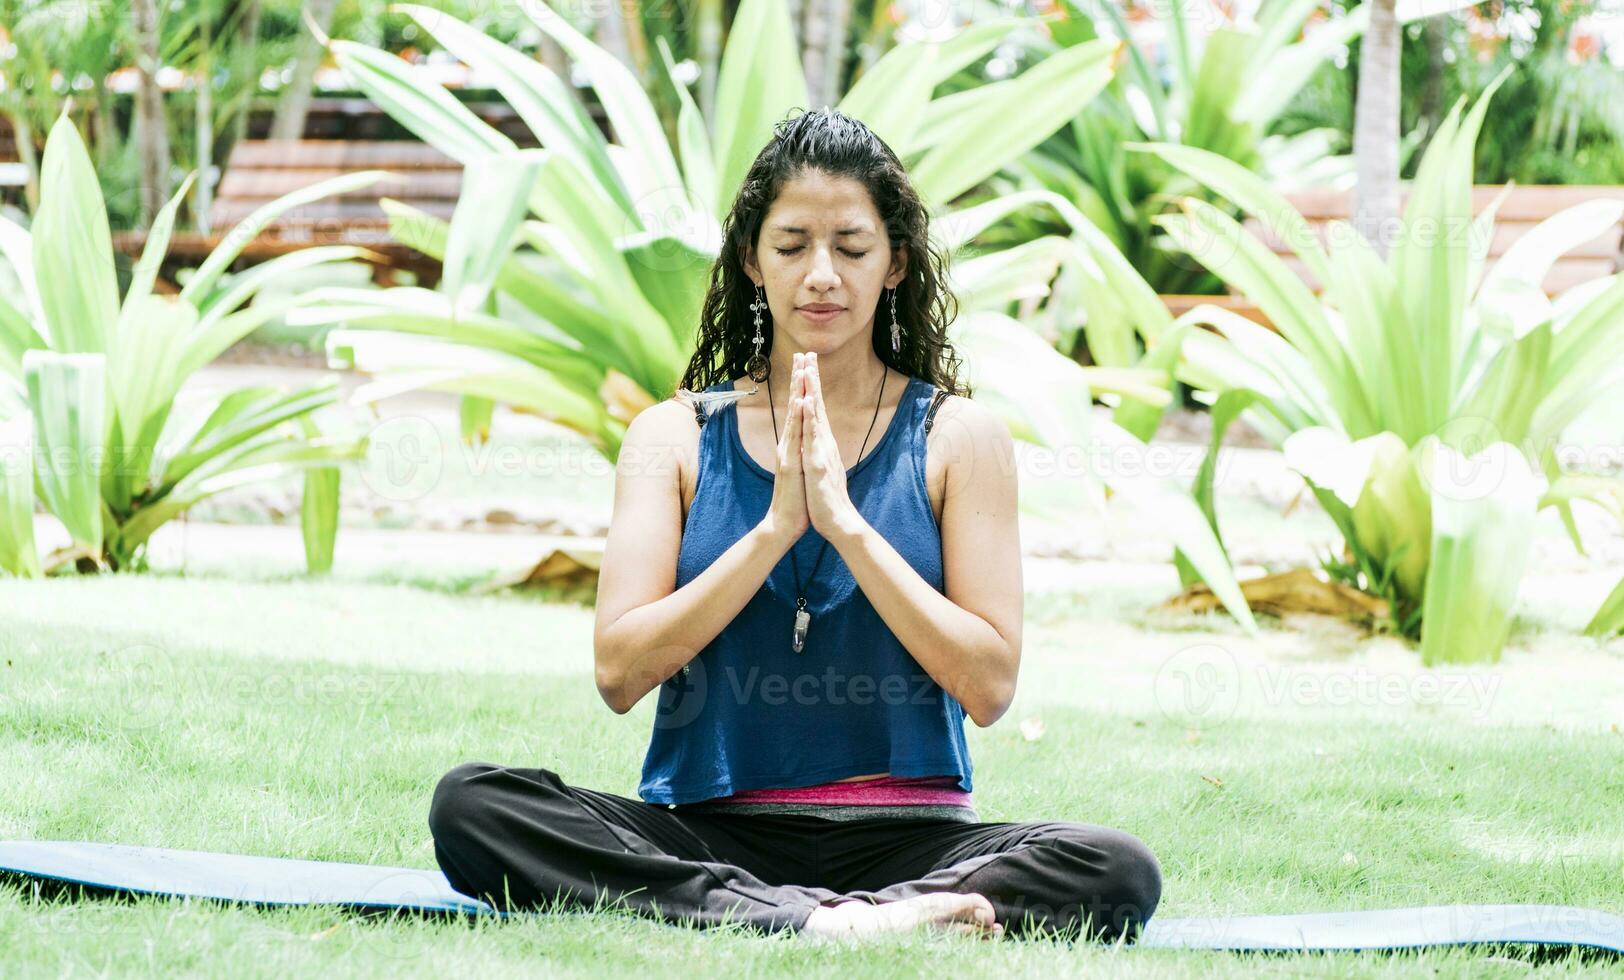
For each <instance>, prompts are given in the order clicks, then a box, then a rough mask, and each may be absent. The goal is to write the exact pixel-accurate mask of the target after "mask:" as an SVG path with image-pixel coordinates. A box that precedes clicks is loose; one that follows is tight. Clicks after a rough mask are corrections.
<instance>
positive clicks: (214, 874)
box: [0, 841, 1624, 953]
mask: <svg viewBox="0 0 1624 980" xmlns="http://www.w3.org/2000/svg"><path fill="white" fill-rule="evenodd" d="M0 872H4V873H10V874H14V875H21V876H24V877H26V878H33V879H42V880H47V881H53V882H66V883H73V884H80V885H84V886H87V887H90V888H96V889H102V890H106V891H113V892H129V893H135V894H144V895H168V896H175V897H181V896H193V897H197V898H212V899H219V900H222V901H229V902H245V903H250V904H256V905H343V906H351V907H356V908H364V909H367V908H370V909H408V910H414V911H422V912H454V913H466V914H495V915H503V913H499V912H497V911H496V910H495V909H493V908H492V907H491V906H490V905H488V904H486V903H485V902H481V901H478V900H477V899H473V898H469V897H468V896H466V895H462V894H459V893H457V892H456V891H454V890H452V888H451V885H450V884H449V883H447V881H446V879H445V875H444V874H442V873H441V872H439V871H438V870H434V871H430V870H425V869H421V868H389V867H380V866H377V865H370V864H344V863H340V862H336V861H302V860H296V859H292V858H274V857H255V856H252V855H246V854H218V853H211V852H208V851H183V850H171V849H167V848H161V847H131V846H128V845H122V844H94V843H83V842H75V841H10V842H0ZM1474 943H1534V944H1538V945H1542V946H1588V947H1593V948H1596V949H1602V950H1609V951H1611V952H1614V953H1624V917H1621V916H1617V915H1612V914H1609V913H1607V912H1601V911H1597V910H1595V909H1584V908H1575V907H1571V906H1564V905H1428V906H1421V907H1415V908H1399V909H1375V910H1368V911H1359V912H1310V913H1304V914H1298V915H1230V916H1207V917H1199V918H1186V919H1168V918H1155V917H1153V918H1152V919H1151V920H1150V923H1149V925H1147V926H1146V927H1145V928H1144V930H1143V931H1142V932H1141V933H1140V935H1139V938H1138V940H1137V941H1136V942H1135V943H1133V944H1132V947H1134V948H1137V947H1146V948H1160V949H1209V950H1234V951H1291V950H1299V951H1318V950H1381V949H1411V948H1416V947H1422V946H1457V945H1465V944H1474Z"/></svg>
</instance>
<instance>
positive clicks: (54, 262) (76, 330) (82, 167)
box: [33, 114, 118, 354]
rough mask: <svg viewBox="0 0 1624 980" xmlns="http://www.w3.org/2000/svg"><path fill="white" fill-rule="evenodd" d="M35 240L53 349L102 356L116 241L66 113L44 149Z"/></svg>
mask: <svg viewBox="0 0 1624 980" xmlns="http://www.w3.org/2000/svg"><path fill="white" fill-rule="evenodd" d="M33 237H34V275H35V282H36V283H37V284H38V288H39V301H40V308H41V311H42V312H43V313H44V315H45V323H46V326H47V327H48V329H49V332H50V342H51V347H52V349H54V350H56V351H58V352H60V353H64V354H72V353H101V352H102V351H105V350H106V349H107V336H108V334H110V333H111V332H112V330H113V325H114V324H115V323H117V322H118V280H117V278H116V277H115V275H114V273H113V240H112V236H111V234H110V233H109V232H108V230H107V205H106V203H105V201H104V200H103V199H102V192H101V184H100V182H99V181H97V179H96V170H95V168H94V167H93V166H91V163H90V154H89V153H88V152H87V151H86V150H85V144H84V141H83V140H81V139H80V138H79V130H78V129H76V128H75V127H74V125H73V123H72V121H70V120H69V119H68V117H67V116H66V115H65V114H64V115H63V116H62V117H61V118H60V119H58V120H57V121H56V125H54V126H52V127H51V135H50V137H49V138H48V139H47V140H46V142H45V159H44V162H43V163H42V164H41V166H40V203H39V212H38V213H37V214H36V215H35V216H34V227H33Z"/></svg>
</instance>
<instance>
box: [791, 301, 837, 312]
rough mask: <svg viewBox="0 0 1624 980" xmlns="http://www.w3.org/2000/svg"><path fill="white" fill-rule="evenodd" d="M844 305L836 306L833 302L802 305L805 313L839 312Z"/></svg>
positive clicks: (802, 310)
mask: <svg viewBox="0 0 1624 980" xmlns="http://www.w3.org/2000/svg"><path fill="white" fill-rule="evenodd" d="M843 309H845V307H844V306H835V305H833V304H831V303H814V304H812V305H811V306H803V307H801V312H803V313H839V312H840V311H841V310H843Z"/></svg>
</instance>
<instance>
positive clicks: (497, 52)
mask: <svg viewBox="0 0 1624 980" xmlns="http://www.w3.org/2000/svg"><path fill="white" fill-rule="evenodd" d="M391 9H392V10H398V11H400V12H402V13H405V14H408V15H409V16H411V18H412V19H413V20H415V21H417V22H418V24H420V25H421V26H422V27H423V29H424V30H426V31H428V32H429V33H430V34H432V35H433V36H434V39H435V40H437V41H439V42H440V43H441V44H443V45H445V48H446V50H447V51H450V52H451V53H452V54H454V55H456V56H457V58H458V59H460V60H461V61H462V62H463V64H465V65H469V66H470V67H477V68H478V69H479V70H480V72H481V73H489V74H490V76H491V80H492V84H493V85H495V87H496V89H497V91H499V92H501V93H502V97H503V98H504V99H506V100H507V101H508V104H509V105H511V106H512V107H513V110H514V111H515V112H517V113H518V114H519V118H520V119H523V120H524V122H525V125H527V126H529V127H530V129H531V131H532V132H534V133H535V134H536V138H537V140H538V142H540V144H541V145H542V146H545V147H546V148H547V149H549V150H551V151H553V152H556V153H562V154H564V155H565V156H568V157H570V158H571V159H573V160H574V161H575V164H576V166H578V167H580V168H581V169H582V170H583V171H585V172H587V173H590V174H592V175H593V177H594V178H595V179H596V181H597V183H598V186H599V187H601V188H602V189H603V190H604V191H605V192H607V193H608V194H609V196H610V198H611V199H612V200H613V201H614V202H615V204H616V206H617V207H619V208H620V210H621V212H622V213H623V214H625V215H626V216H627V217H628V218H633V217H635V215H636V207H635V205H634V204H633V203H632V199H631V197H630V196H628V195H627V193H626V189H625V187H624V186H623V185H622V183H621V180H620V175H619V174H618V173H616V171H615V168H614V166H613V164H611V163H610V161H609V153H608V150H607V149H606V148H605V140H604V138H603V133H602V132H601V131H600V130H599V129H598V124H597V123H596V122H594V121H593V120H592V118H591V117H590V116H588V115H587V113H586V109H585V108H584V107H583V106H582V105H581V100H580V97H579V96H577V95H576V94H575V92H574V91H572V90H571V86H568V85H566V84H565V82H564V81H563V80H562V79H560V78H559V77H558V76H557V75H555V74H553V72H552V71H551V70H550V69H548V68H547V66H546V65H543V64H542V63H541V62H539V61H537V60H536V59H534V58H532V57H530V56H529V55H527V54H525V53H523V52H521V51H519V50H517V49H515V48H513V47H510V46H509V45H506V44H503V43H502V42H501V41H498V40H496V39H495V38H493V37H491V36H489V35H488V34H486V33H484V32H483V31H479V30H475V29H474V28H472V27H470V26H469V25H468V24H465V23H463V22H462V21H460V20H458V19H456V18H455V17H453V16H451V15H450V14H448V13H446V12H445V11H442V10H435V9H433V8H431V7H423V6H419V5H417V4H398V5H394V6H392V7H391ZM661 40H663V39H661ZM465 186H466V184H465Z"/></svg>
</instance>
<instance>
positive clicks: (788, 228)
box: [772, 225, 874, 235]
mask: <svg viewBox="0 0 1624 980" xmlns="http://www.w3.org/2000/svg"><path fill="white" fill-rule="evenodd" d="M772 230H773V231H784V232H788V233H790V234H791V235H804V234H806V229H805V228H799V227H796V226H795V225H773V227H772ZM835 234H837V235H872V234H874V232H873V231H871V230H869V229H868V228H841V229H839V230H838V231H836V232H835Z"/></svg>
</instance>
